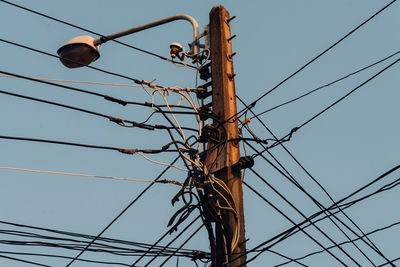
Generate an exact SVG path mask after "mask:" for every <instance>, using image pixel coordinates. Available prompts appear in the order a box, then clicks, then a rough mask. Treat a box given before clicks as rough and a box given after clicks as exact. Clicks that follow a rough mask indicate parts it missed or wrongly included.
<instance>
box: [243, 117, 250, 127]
mask: <svg viewBox="0 0 400 267" xmlns="http://www.w3.org/2000/svg"><path fill="white" fill-rule="evenodd" d="M249 122H251V119H250V118H247V119H245V120H244V121H242V125H246V124H248V123H249Z"/></svg>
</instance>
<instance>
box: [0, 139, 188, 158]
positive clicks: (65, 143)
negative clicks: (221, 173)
mask: <svg viewBox="0 0 400 267" xmlns="http://www.w3.org/2000/svg"><path fill="white" fill-rule="evenodd" d="M0 139H8V140H18V141H29V142H39V143H49V144H58V145H67V146H78V147H85V148H95V149H104V150H114V151H118V152H121V153H124V154H135V153H147V154H157V153H161V152H182V151H183V152H185V149H176V150H175V149H170V150H163V149H154V150H153V149H126V148H118V147H111V146H96V145H88V144H82V143H72V142H64V141H56V140H49V139H38V138H27V137H16V136H5V135H0Z"/></svg>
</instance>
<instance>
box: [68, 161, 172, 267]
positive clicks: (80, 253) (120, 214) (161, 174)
mask: <svg viewBox="0 0 400 267" xmlns="http://www.w3.org/2000/svg"><path fill="white" fill-rule="evenodd" d="M179 158H180V157H179V156H178V157H176V158H175V159H174V160H173V161H172V162H171V164H170V166H168V167H167V168H165V169H164V170H163V171H162V172H161V173H160V174H159V175H158V177H157V178H156V179H155V181H157V180H159V179H160V178H161V176H163V175H164V174H165V173H166V172H167V171H168V170H169V168H171V165H174V164H175V162H176V161H178V159H179ZM153 185H154V183H151V184H150V185H148V186H147V187H146V188H145V189H144V190H143V191H142V192H141V193H140V194H139V195H138V196H137V197H136V198H135V199H134V200H133V201H132V202H131V203H129V204H128V206H126V207H125V208H124V209H123V210H122V211H121V212H120V213H119V214H118V215H117V216H116V217H115V218H114V219H113V220H112V221H111V222H110V223H109V224H108V225H107V226H106V227H105V228H104V229H103V230H102V231H101V232H100V233H99V234H98V235H97V236H96V237H95V238H93V239H92V240H91V241H90V243H88V244H87V246H86V247H85V248H84V249H83V250H81V251H80V252H79V254H78V255H76V256H75V258H74V259H72V260H71V261H70V262H69V263H68V264H67V265H66V267H68V266H71V264H72V263H74V262H75V261H76V260H77V259H78V258H79V257H80V256H81V255H82V254H83V253H84V252H85V251H86V250H87V249H88V248H89V247H90V246H91V245H92V244H93V243H94V242H95V241H96V240H97V239H98V238H99V237H100V236H101V235H102V234H104V232H105V231H107V230H108V228H110V227H111V225H113V224H114V223H115V222H116V221H117V220H118V219H119V218H120V217H121V216H122V215H123V214H124V213H125V212H126V211H127V210H128V209H129V208H130V207H131V206H132V205H133V204H135V203H136V201H138V200H139V199H140V198H141V197H142V196H143V195H144V193H146V192H147V191H148V190H149V189H150V188H151V187H152V186H153Z"/></svg>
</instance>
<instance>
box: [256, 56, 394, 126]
mask: <svg viewBox="0 0 400 267" xmlns="http://www.w3.org/2000/svg"><path fill="white" fill-rule="evenodd" d="M399 53H400V51H397V52H395V53H393V54H391V55H389V56H387V57H385V58H383V59H380V60H378V61H376V62H374V63H372V64H370V65H368V66H365V67H363V68H361V69H358V70H356V71H354V72H352V73H349V74H347V75H345V76H342V77H340V78H338V79H336V80H334V81H331V82H329V83H327V84H324V85H321V86H319V87H317V88H315V89H313V90H311V91H309V92H307V93H305V94H302V95H300V96H298V97H295V98H293V99H291V100H289V101H286V102H284V103H282V104H279V105H276V106H274V107H272V108H269V109H267V110H265V111H262V112H260V113H258V114H257V116H261V115H263V114H265V113H268V112H270V111H273V110H275V109H277V108H280V107H282V106H285V105H287V104H290V103H293V102H295V101H297V100H299V99H301V98H303V97H306V96H308V95H310V94H312V93H314V92H316V91H319V90H321V89H323V88H326V87H329V86H331V85H334V84H335V83H337V82H340V81H343V80H345V79H347V78H349V77H351V76H353V75H355V74H358V73H360V72H362V71H364V70H367V69H369V68H371V67H373V66H376V65H378V64H380V63H382V62H384V61H386V60H388V59H390V58H392V57H394V56H395V55H397V54H399ZM255 117H256V116H253V117H251V118H250V119H254V118H255Z"/></svg>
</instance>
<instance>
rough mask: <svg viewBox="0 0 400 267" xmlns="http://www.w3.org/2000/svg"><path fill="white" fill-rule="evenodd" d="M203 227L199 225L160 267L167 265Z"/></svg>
mask: <svg viewBox="0 0 400 267" xmlns="http://www.w3.org/2000/svg"><path fill="white" fill-rule="evenodd" d="M203 226H204V225H203V224H202V225H200V226H199V227H198V228H197V229H196V230H195V231H194V232H193V233H192V234H191V235H190V236H189V237H188V238H187V239H186V240H185V242H183V243H182V245H180V246H179V247H178V248H177V249H176V251H174V252H173V253H172V255H170V256H168V258H166V259H165V260H164V261H163V262H162V263H161V265H160V267H162V266H164V264H165V263H167V262H168V261H169V260H170V259H171V258H172V257H173V256H174V255H175V254H176V252H178V250H179V249H181V248H183V247H184V246H185V245H186V243H187V242H189V241H190V240H191V239H192V238H193V237H194V236H195V235H196V234H197V233H198V232H199V231H200V230H201V228H203ZM145 266H147V265H145Z"/></svg>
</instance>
